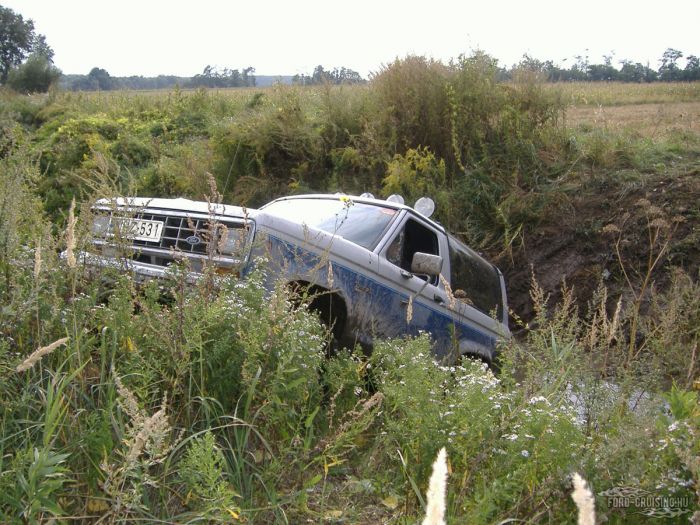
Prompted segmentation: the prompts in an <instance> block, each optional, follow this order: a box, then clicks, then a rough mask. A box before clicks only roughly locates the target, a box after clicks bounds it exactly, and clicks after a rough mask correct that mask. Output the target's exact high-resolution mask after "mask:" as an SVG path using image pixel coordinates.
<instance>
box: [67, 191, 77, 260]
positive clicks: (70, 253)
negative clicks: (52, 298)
mask: <svg viewBox="0 0 700 525" xmlns="http://www.w3.org/2000/svg"><path fill="white" fill-rule="evenodd" d="M75 223H76V220H75V198H74V199H73V200H72V201H71V203H70V210H68V225H67V226H66V262H67V263H68V267H69V268H75V267H76V265H77V264H76V260H75Z"/></svg>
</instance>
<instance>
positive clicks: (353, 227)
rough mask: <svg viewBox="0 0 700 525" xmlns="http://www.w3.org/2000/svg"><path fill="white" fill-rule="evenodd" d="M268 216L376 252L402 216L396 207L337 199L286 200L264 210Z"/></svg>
mask: <svg viewBox="0 0 700 525" xmlns="http://www.w3.org/2000/svg"><path fill="white" fill-rule="evenodd" d="M264 210H265V212H266V213H270V214H273V215H277V216H279V217H282V218H284V219H288V220H291V221H294V222H299V223H302V224H305V225H307V226H309V227H311V228H317V229H319V230H323V231H325V232H328V233H330V234H333V235H338V236H339V237H342V238H343V239H347V240H348V241H352V242H354V243H355V244H359V245H360V246H362V247H364V248H367V249H368V250H373V249H374V247H375V246H376V245H377V243H378V242H379V239H380V238H381V236H382V233H384V231H385V230H386V228H387V226H388V225H389V223H390V222H391V221H392V219H393V218H394V217H395V216H396V214H397V213H398V210H396V209H393V208H385V207H383V206H375V205H373V204H364V203H360V202H354V201H352V200H351V199H350V198H349V197H340V198H337V199H286V200H280V201H276V202H273V203H271V204H268V205H267V206H265V207H264Z"/></svg>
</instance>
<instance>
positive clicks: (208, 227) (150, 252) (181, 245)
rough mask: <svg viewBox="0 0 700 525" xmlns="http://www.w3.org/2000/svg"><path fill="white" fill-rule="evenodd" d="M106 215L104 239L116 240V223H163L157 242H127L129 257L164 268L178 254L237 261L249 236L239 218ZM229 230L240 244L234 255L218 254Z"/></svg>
mask: <svg viewBox="0 0 700 525" xmlns="http://www.w3.org/2000/svg"><path fill="white" fill-rule="evenodd" d="M105 211H106V210H105ZM107 215H108V216H109V217H110V223H109V233H108V234H107V238H106V239H105V240H107V239H109V238H112V239H113V240H116V239H115V238H114V235H115V233H116V232H117V231H118V230H119V229H120V228H119V227H118V224H119V221H123V220H133V219H136V220H144V221H158V222H162V223H163V229H162V233H161V236H160V240H158V241H155V240H153V241H149V240H142V239H128V240H126V242H127V244H128V245H129V246H131V247H132V248H133V249H135V250H134V251H133V252H132V253H131V254H130V255H129V256H128V257H130V258H131V259H133V260H136V261H139V262H144V263H148V264H154V265H157V266H167V265H168V264H170V263H172V262H173V259H175V258H177V254H180V255H185V256H188V255H195V256H197V258H198V259H202V258H203V257H208V256H209V255H212V256H216V258H217V260H220V263H221V264H223V263H224V261H225V260H226V259H229V260H230V259H233V260H236V259H238V258H239V257H240V256H241V254H242V253H243V252H244V249H245V246H244V244H245V243H246V239H247V233H248V232H247V231H246V232H245V233H244V231H243V230H244V229H245V230H247V227H248V225H247V224H246V221H245V220H244V219H242V218H241V219H234V218H228V217H227V218H222V217H209V216H191V215H188V214H185V213H182V212H175V211H172V212H171V211H166V212H162V213H158V212H151V211H150V210H145V211H139V212H134V213H126V212H125V211H122V210H117V211H115V212H107ZM248 224H250V223H248ZM232 231H234V232H239V235H238V236H237V238H238V239H240V244H241V245H240V246H236V249H235V252H237V253H235V254H234V253H225V254H224V253H219V250H218V248H219V246H218V243H219V241H220V240H221V239H222V237H223V236H224V234H225V232H228V234H229V235H230V234H231V232H232ZM103 238H104V237H103ZM96 241H97V242H98V244H102V243H104V241H103V240H100V239H99V237H97V238H96ZM110 244H111V243H110ZM117 244H118V241H117ZM210 247H211V249H210ZM200 264H201V263H200ZM229 264H230V262H229Z"/></svg>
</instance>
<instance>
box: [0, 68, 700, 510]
mask: <svg viewBox="0 0 700 525" xmlns="http://www.w3.org/2000/svg"><path fill="white" fill-rule="evenodd" d="M491 73H492V70H491V69H490V66H489V64H488V63H487V62H484V61H483V59H481V58H479V57H472V58H471V59H467V60H465V61H464V62H460V63H459V64H457V65H455V66H454V67H452V68H448V67H446V66H443V65H442V64H437V63H431V62H427V61H424V60H419V59H409V60H406V61H403V62H400V63H397V64H394V65H392V66H390V67H389V68H387V70H386V71H384V72H382V74H380V75H379V76H378V77H377V78H376V79H375V80H374V81H373V82H372V83H371V84H370V85H369V86H367V87H362V88H353V89H348V88H337V89H325V88H319V89H297V88H273V89H267V90H245V91H230V92H221V93H219V92H216V93H214V92H203V91H198V92H188V93H183V92H173V93H163V94H159V93H156V94H154V93H149V94H139V93H116V94H114V93H110V94H63V93H57V94H53V95H51V96H49V97H48V98H31V99H30V98H25V97H14V96H10V95H8V94H3V95H2V97H3V98H2V107H1V110H0V125H1V126H2V128H1V129H2V133H1V134H0V157H1V158H0V176H1V177H2V184H3V188H4V189H5V191H4V193H3V195H2V200H1V201H0V221H1V224H0V270H1V274H2V278H1V279H0V296H1V297H0V303H1V304H2V310H1V311H0V316H1V318H0V330H1V331H2V339H1V341H0V367H1V368H2V372H1V373H0V391H1V395H0V410H2V426H1V428H0V450H1V451H2V454H1V456H0V458H1V460H0V461H1V463H0V511H1V512H2V517H3V519H2V521H8V522H13V521H16V522H18V523H21V522H30V523H37V522H45V521H48V520H49V519H50V518H51V517H54V516H55V517H57V518H58V519H61V518H60V516H63V517H64V518H63V519H65V520H66V521H72V520H84V521H98V520H101V521H102V522H133V521H158V520H163V521H165V522H177V523H183V522H202V521H208V522H219V521H226V522H230V521H246V522H254V523H268V522H273V521H274V522H280V523H284V522H288V523H298V522H301V521H307V520H309V519H310V520H312V521H316V522H329V523H330V522H346V523H377V522H381V521H390V520H394V521H396V522H407V523H410V522H412V521H415V520H416V519H417V517H418V516H420V514H421V506H422V504H423V499H422V498H423V496H422V495H421V494H422V493H423V492H424V490H425V484H426V482H427V476H428V470H429V467H430V464H431V462H432V460H433V458H434V456H435V453H436V451H437V450H438V449H439V448H440V447H442V446H446V447H447V449H448V453H449V456H450V461H451V474H450V477H449V497H448V509H447V515H448V518H449V520H450V521H451V522H455V523H461V522H466V523H498V522H502V521H504V520H508V519H518V520H525V521H527V522H532V523H539V522H551V523H564V522H573V521H574V520H575V507H574V505H573V503H572V502H571V500H570V498H569V497H568V490H569V489H568V487H567V481H566V480H567V476H568V475H569V474H570V473H572V472H574V471H578V472H580V473H581V474H582V475H583V476H584V477H585V478H586V479H588V480H589V481H590V482H591V483H592V485H593V487H594V490H595V492H596V494H600V493H602V492H604V491H607V490H610V489H616V488H617V487H623V486H625V487H633V488H634V489H635V490H639V491H650V492H651V493H653V494H655V495H665V496H676V497H681V498H686V499H685V500H682V501H685V502H687V506H686V507H684V509H682V510H686V509H690V508H693V509H694V508H696V506H697V501H698V500H697V497H698V496H697V493H696V491H697V490H698V489H700V485H699V483H700V466H699V463H698V455H699V453H700V450H698V443H699V442H700V441H699V440H698V432H700V412H699V409H698V403H697V393H695V392H693V391H692V383H693V380H695V379H696V378H697V376H698V366H697V361H698V357H697V353H698V350H697V343H698V338H699V333H698V326H700V302H699V301H698V297H699V296H700V294H699V293H698V292H700V290H699V289H698V282H697V266H698V264H697V263H698V251H697V246H698V244H697V236H698V229H697V228H698V217H699V216H700V210H699V209H698V199H697V195H698V183H697V175H698V153H699V152H700V138H699V137H698V131H697V108H696V104H697V90H698V86H697V85H688V86H680V87H679V86H663V85H654V86H642V87H637V86H634V91H636V92H637V94H634V95H630V93H631V92H632V91H633V90H632V89H631V87H629V86H628V87H620V88H618V87H613V86H604V87H601V86H598V85H595V86H593V85H566V86H541V85H538V84H536V83H533V82H530V81H529V80H528V79H526V78H523V79H521V80H520V81H519V82H517V83H514V84H509V85H499V84H495V83H494V82H493V81H492V76H491ZM644 88H648V89H649V91H647V92H646V93H648V97H646V98H645V97H644V95H643V94H642V95H640V94H639V93H643V89H644ZM618 89H619V90H620V91H615V90H618ZM659 90H660V91H659ZM615 93H617V95H616V94H615ZM674 93H675V94H674ZM615 96H617V97H619V98H618V99H619V104H625V103H627V102H630V101H632V103H633V104H637V105H639V107H640V108H642V109H643V108H644V107H645V102H650V103H654V104H658V103H660V100H661V99H663V100H661V101H662V102H663V103H664V104H663V107H664V108H667V107H674V108H675V106H672V105H673V104H680V105H682V107H683V108H684V109H683V111H686V110H687V113H684V114H687V115H693V116H692V117H688V118H687V119H685V118H684V119H680V118H679V119H677V122H676V124H675V125H671V126H664V132H663V133H649V132H647V131H648V130H649V129H651V128H653V127H655V126H657V127H659V128H660V127H661V125H660V124H658V122H657V120H655V117H654V115H655V114H653V113H652V114H650V115H649V116H648V117H646V119H645V120H644V121H645V122H649V124H648V126H638V125H635V126H634V127H633V128H631V129H630V128H628V127H626V126H625V125H624V123H623V121H622V118H621V117H620V118H617V117H616V116H615V115H617V113H616V111H618V110H619V109H620V108H621V107H622V106H620V107H617V106H616V105H615V104H613V102H614V100H615ZM659 97H661V99H660V98H659ZM665 97H666V98H669V97H670V100H666V98H665ZM572 98H573V99H574V100H584V99H585V100H600V101H603V100H605V101H606V102H605V103H603V102H600V104H601V105H602V106H603V107H604V111H605V112H606V120H605V121H602V120H601V119H600V118H598V115H599V112H600V111H601V108H600V107H599V106H598V105H597V104H598V103H596V105H595V106H594V107H593V108H592V109H587V108H586V107H583V108H582V107H581V105H577V106H574V107H571V106H570V105H569V104H570V101H571V100H572ZM667 104H668V105H667ZM625 107H626V108H628V109H629V108H630V106H629V105H627V106H625ZM634 107H637V106H634ZM693 108H695V109H693ZM674 111H675V109H674ZM587 112H588V113H587ZM611 115H613V117H612V118H611V117H610V116H611ZM618 124H619V125H618ZM645 129H646V130H647V131H644V130H645ZM207 172H209V173H212V174H213V175H214V177H215V178H216V180H217V183H218V187H219V190H220V191H222V192H223V193H224V195H225V200H227V201H234V202H239V203H244V204H249V205H257V204H260V203H261V202H263V201H264V200H267V199H268V198H270V197H272V196H276V195H278V194H282V193H288V192H301V191H308V190H314V191H335V190H338V189H342V190H345V191H347V192H360V191H366V190H369V191H373V192H375V193H376V194H379V195H385V194H388V193H391V192H394V191H399V192H401V193H404V194H405V195H406V196H407V197H408V199H407V200H410V199H412V198H415V197H417V196H420V195H422V194H424V193H428V194H431V195H432V196H433V197H434V198H435V199H436V201H437V202H438V214H439V215H438V218H439V219H440V220H441V221H442V222H444V223H446V224H447V225H448V226H449V227H450V229H452V230H454V231H458V232H460V233H461V234H462V235H463V236H464V237H465V238H466V240H467V241H469V242H471V243H472V244H475V245H478V246H480V247H481V248H482V249H484V250H486V251H488V252H489V253H490V254H491V255H492V256H494V257H497V258H499V260H500V261H501V265H502V266H503V267H504V269H505V270H506V271H507V273H509V275H510V281H511V282H510V284H511V288H512V290H511V294H512V295H513V296H514V297H515V298H520V299H516V300H514V304H515V305H516V308H517V309H516V312H515V314H520V315H521V316H526V317H527V321H528V324H527V325H523V326H522V327H520V326H518V323H517V321H516V322H515V323H514V327H516V328H522V334H521V337H520V338H519V340H518V341H517V342H512V343H511V344H509V345H507V346H505V347H504V348H503V356H504V360H503V365H502V371H501V373H500V375H499V377H498V378H494V377H493V376H492V375H491V374H490V372H488V371H484V370H482V369H481V368H480V367H478V366H476V365H474V364H471V363H466V364H464V366H461V367H453V368H446V367H441V366H440V365H438V364H436V363H434V362H433V361H432V360H431V359H430V351H429V346H428V342H427V341H426V340H423V339H420V340H416V341H395V342H387V343H384V344H381V345H379V346H378V347H377V348H376V350H375V352H374V353H373V355H372V356H371V357H369V358H368V357H365V356H363V355H361V354H357V353H353V352H350V351H348V352H344V353H341V354H340V355H338V356H336V357H335V358H333V359H331V360H325V359H324V358H323V340H324V331H323V328H322V327H321V326H320V325H319V323H318V322H317V320H316V319H315V318H314V317H313V316H312V315H310V314H309V313H308V312H306V311H305V310H303V309H301V310H299V309H297V310H294V309H291V308H290V302H289V299H288V298H287V297H286V295H285V292H284V291H283V290H280V291H279V292H278V293H277V294H276V295H275V296H274V297H272V298H271V299H270V300H269V301H263V300H262V297H261V292H260V289H259V287H258V286H257V284H256V278H253V279H251V280H250V281H248V282H246V283H243V284H241V283H236V282H230V283H228V284H226V285H225V286H224V287H223V288H222V289H220V290H212V289H208V288H206V287H195V288H187V287H185V286H183V285H182V284H181V282H180V281H179V280H178V279H177V278H176V279H174V280H173V282H172V283H171V284H170V285H169V286H170V287H171V295H172V297H173V299H172V301H170V302H168V303H167V304H162V302H160V301H159V300H158V298H159V293H158V292H157V291H156V290H155V289H153V288H150V287H148V288H147V289H146V290H144V291H137V290H136V289H135V287H134V285H133V283H132V282H131V281H130V280H129V278H128V277H125V276H112V278H114V279H117V284H116V285H114V286H112V287H110V288H109V289H107V290H105V289H104V287H103V284H102V283H103V282H104V281H103V280H102V279H99V278H98V279H95V278H94V277H93V276H89V275H87V274H86V273H85V271H84V269H83V268H82V267H80V265H75V266H74V265H72V264H69V263H68V262H67V261H61V260H59V259H58V258H57V255H56V254H57V252H58V250H60V249H64V248H65V247H66V244H67V243H68V244H72V241H71V239H72V238H73V239H75V242H76V243H77V245H78V246H80V243H82V242H84V239H85V236H86V230H87V229H88V228H89V224H88V223H89V213H88V210H87V205H88V203H89V201H90V199H91V198H93V197H94V196H96V195H101V194H104V193H106V192H110V191H116V192H137V193H141V194H151V195H163V196H167V195H186V196H192V197H196V198H201V197H202V196H203V195H205V194H206V193H207V192H208V191H209V185H208V182H207V175H206V174H207ZM667 188H668V189H667ZM73 195H76V196H78V201H79V202H82V203H84V205H83V206H81V208H82V210H81V211H82V213H81V214H80V218H79V220H78V222H77V226H76V228H75V231H74V233H73V234H72V235H66V234H65V233H64V231H65V228H66V225H67V223H70V222H71V221H69V220H67V214H68V204H69V202H70V199H71V197H72V196H73ZM528 261H533V262H535V263H536V264H537V266H535V268H534V273H535V274H536V275H537V276H538V277H540V278H541V280H542V281H543V283H544V284H543V286H544V289H543V288H541V287H538V286H537V285H533V286H532V287H531V290H532V303H533V306H531V307H529V308H528V307H526V306H524V305H525V301H524V300H523V299H522V298H523V297H524V296H525V294H526V291H525V290H523V289H522V288H524V287H525V288H526V287H527V286H528V285H526V284H523V283H524V282H525V280H526V277H524V275H525V274H527V273H529V268H527V262H528ZM547 264H549V266H547ZM677 267H678V268H677ZM523 268H524V269H525V271H522V269H523ZM674 268H676V269H674ZM563 276H567V279H568V282H569V283H571V282H573V283H575V284H576V290H574V291H571V290H570V289H569V288H567V287H562V286H561V278H562V277H563ZM655 282H656V283H661V284H662V287H661V288H658V287H655V286H654V285H653V283H655ZM579 285H581V286H579ZM603 285H606V286H603ZM580 288H583V289H584V290H585V291H586V293H582V292H581V291H580ZM550 291H551V292H555V293H556V294H558V297H560V300H559V301H558V304H557V305H554V304H552V301H549V302H548V301H547V297H546V296H547V292H550ZM577 294H578V295H577ZM576 297H580V298H582V299H580V300H579V301H578V302H577V300H576ZM584 299H587V300H588V303H586V302H584ZM586 304H587V307H586ZM64 338H65V339H64ZM61 340H63V341H62V343H61V344H59V345H57V346H56V348H53V349H52V348H50V347H49V348H46V347H47V345H49V344H50V343H52V342H54V341H61ZM42 347H43V348H44V350H42V351H40V355H37V354H34V357H29V356H30V354H32V353H33V352H34V351H35V350H37V349H39V348H42ZM27 360H28V361H27ZM22 363H25V365H24V366H22ZM18 368H19V371H18ZM597 507H598V513H599V517H604V518H607V519H608V520H609V521H610V522H612V523H615V522H629V523H632V522H634V523H638V522H639V521H640V520H644V519H648V520H649V522H654V523H657V522H658V518H657V517H646V518H645V517H644V516H643V515H640V514H638V513H634V512H635V511H636V510H645V509H627V510H624V509H622V510H620V509H612V508H608V506H607V499H606V498H605V497H598V498H597ZM671 510H672V509H667V512H671ZM659 512H660V511H659ZM684 516H685V517H684V518H681V517H676V518H675V519H678V520H680V519H687V514H686V515H684ZM668 519H670V520H671V521H673V519H674V518H668Z"/></svg>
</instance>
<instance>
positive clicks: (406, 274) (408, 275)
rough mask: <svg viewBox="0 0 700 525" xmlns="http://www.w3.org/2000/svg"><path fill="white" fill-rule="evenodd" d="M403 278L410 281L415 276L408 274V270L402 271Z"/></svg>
mask: <svg viewBox="0 0 700 525" xmlns="http://www.w3.org/2000/svg"><path fill="white" fill-rule="evenodd" d="M401 277H403V278H404V279H410V278H411V277H413V274H412V273H411V272H407V271H406V270H401Z"/></svg>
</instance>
